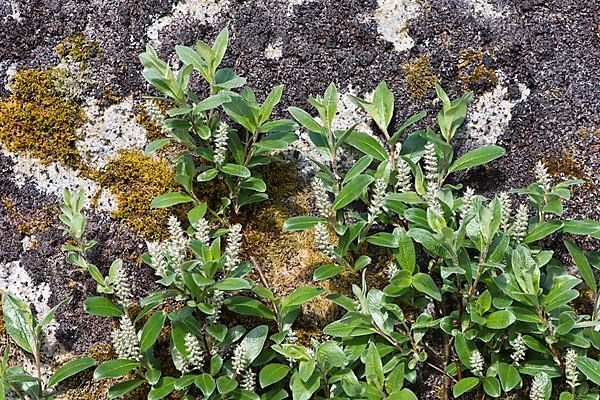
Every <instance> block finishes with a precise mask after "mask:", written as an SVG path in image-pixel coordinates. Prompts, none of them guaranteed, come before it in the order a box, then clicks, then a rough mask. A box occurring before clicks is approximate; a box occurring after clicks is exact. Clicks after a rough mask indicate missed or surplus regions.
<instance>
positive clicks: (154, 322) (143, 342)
mask: <svg viewBox="0 0 600 400" xmlns="http://www.w3.org/2000/svg"><path fill="white" fill-rule="evenodd" d="M166 317H167V314H165V312H164V311H157V312H155V313H154V314H152V316H151V317H150V318H148V321H146V323H145V324H144V328H143V329H142V334H141V337H140V350H141V351H142V352H144V351H146V350H148V349H149V348H151V347H152V346H153V345H154V343H155V342H156V339H158V337H159V336H160V332H161V331H162V328H163V325H164V323H165V319H166Z"/></svg>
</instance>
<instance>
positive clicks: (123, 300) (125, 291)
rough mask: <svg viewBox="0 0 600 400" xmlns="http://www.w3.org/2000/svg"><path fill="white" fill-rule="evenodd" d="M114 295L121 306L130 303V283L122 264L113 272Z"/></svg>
mask: <svg viewBox="0 0 600 400" xmlns="http://www.w3.org/2000/svg"><path fill="white" fill-rule="evenodd" d="M113 285H114V291H115V297H116V298H117V300H118V302H119V304H121V305H122V306H123V307H125V308H127V307H129V306H130V305H131V302H132V300H131V297H132V296H131V284H130V283H129V278H128V277H127V274H125V270H124V268H123V266H121V267H120V268H119V269H117V271H116V272H115V277H114V281H113Z"/></svg>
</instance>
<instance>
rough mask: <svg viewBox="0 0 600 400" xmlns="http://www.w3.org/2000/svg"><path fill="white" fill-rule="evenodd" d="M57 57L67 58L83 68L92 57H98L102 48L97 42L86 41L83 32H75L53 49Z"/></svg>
mask: <svg viewBox="0 0 600 400" xmlns="http://www.w3.org/2000/svg"><path fill="white" fill-rule="evenodd" d="M54 51H56V54H58V55H59V57H69V58H71V59H72V60H73V61H75V62H77V63H80V64H81V65H82V66H85V64H86V63H87V61H88V60H89V59H90V58H92V57H100V56H101V55H102V48H101V47H100V45H99V44H98V42H96V41H93V40H88V39H87V38H86V37H85V35H84V34H83V32H77V33H74V34H72V35H69V36H67V37H65V38H64V39H63V40H62V42H61V43H59V44H58V45H57V46H56V47H55V48H54Z"/></svg>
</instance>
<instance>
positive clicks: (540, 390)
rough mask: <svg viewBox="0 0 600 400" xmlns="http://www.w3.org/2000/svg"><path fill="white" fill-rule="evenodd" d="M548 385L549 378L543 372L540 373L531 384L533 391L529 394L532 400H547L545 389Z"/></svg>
mask: <svg viewBox="0 0 600 400" xmlns="http://www.w3.org/2000/svg"><path fill="white" fill-rule="evenodd" d="M547 383H548V376H547V375H546V374H544V373H542V372H540V373H538V374H537V375H536V376H535V377H534V378H533V382H532V383H531V391H530V392H529V399H530V400H546V396H545V393H544V389H545V387H546V384H547Z"/></svg>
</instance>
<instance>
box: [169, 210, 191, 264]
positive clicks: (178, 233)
mask: <svg viewBox="0 0 600 400" xmlns="http://www.w3.org/2000/svg"><path fill="white" fill-rule="evenodd" d="M167 224H168V227H169V235H170V239H169V243H168V245H167V252H168V254H169V257H171V262H173V263H174V264H175V266H176V267H177V268H180V267H181V264H183V263H184V261H185V256H186V249H187V240H186V239H185V236H184V233H183V230H182V229H181V224H180V223H179V220H177V218H176V217H174V216H170V217H169V221H168V223H167Z"/></svg>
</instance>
